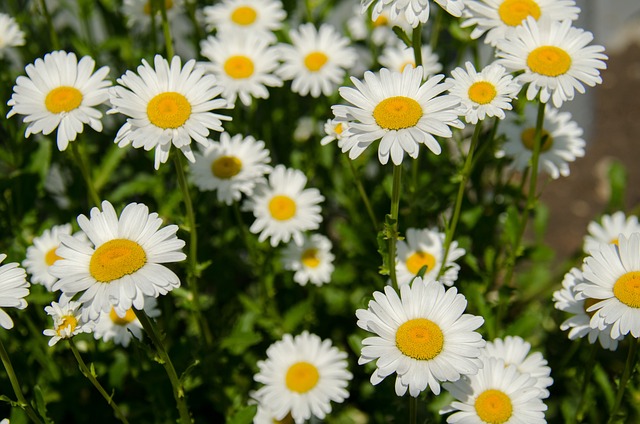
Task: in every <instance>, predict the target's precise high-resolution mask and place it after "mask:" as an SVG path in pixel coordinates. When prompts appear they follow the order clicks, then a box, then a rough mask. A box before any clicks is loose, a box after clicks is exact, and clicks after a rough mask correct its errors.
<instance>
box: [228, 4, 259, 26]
mask: <svg viewBox="0 0 640 424" xmlns="http://www.w3.org/2000/svg"><path fill="white" fill-rule="evenodd" d="M257 17H258V12H256V10H255V9H254V8H253V7H250V6H240V7H238V8H236V10H234V11H233V13H231V20H232V21H233V22H235V23H236V24H238V25H251V24H252V23H254V22H255V21H256V18H257Z"/></svg>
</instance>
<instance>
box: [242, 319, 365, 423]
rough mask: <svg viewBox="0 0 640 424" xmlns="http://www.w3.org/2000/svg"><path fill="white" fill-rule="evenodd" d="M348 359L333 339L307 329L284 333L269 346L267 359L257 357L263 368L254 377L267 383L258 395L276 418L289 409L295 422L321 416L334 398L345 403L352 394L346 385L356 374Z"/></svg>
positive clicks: (335, 400) (327, 410)
mask: <svg viewBox="0 0 640 424" xmlns="http://www.w3.org/2000/svg"><path fill="white" fill-rule="evenodd" d="M346 359H347V354H346V353H345V352H343V351H341V350H339V349H338V348H336V347H335V346H332V343H331V340H328V339H327V340H322V339H320V337H318V336H316V335H315V334H310V333H309V332H307V331H304V332H303V333H302V334H300V335H298V336H296V337H292V336H291V335H290V334H285V335H284V336H283V337H282V340H280V341H278V342H275V343H274V344H272V345H271V346H269V348H268V349H267V360H265V361H258V368H259V369H260V371H259V372H258V374H256V375H255V376H254V377H253V379H254V380H255V381H257V382H258V383H262V384H264V386H263V387H261V388H260V389H258V391H257V392H256V393H255V397H256V398H257V399H258V400H259V402H260V404H262V405H268V406H269V409H270V410H271V411H273V413H274V415H275V418H276V419H277V420H282V419H284V418H285V417H286V416H287V414H289V413H290V414H291V417H292V418H293V420H294V421H295V422H296V423H303V422H304V421H305V420H308V419H310V418H311V416H314V417H316V418H317V419H320V420H322V419H324V417H325V416H326V414H329V413H330V412H331V401H333V402H338V403H342V402H343V401H344V400H345V399H346V398H348V397H349V392H348V391H347V390H346V387H347V384H348V382H349V380H351V379H352V378H353V375H352V374H351V373H350V372H349V371H348V370H347V360H346Z"/></svg>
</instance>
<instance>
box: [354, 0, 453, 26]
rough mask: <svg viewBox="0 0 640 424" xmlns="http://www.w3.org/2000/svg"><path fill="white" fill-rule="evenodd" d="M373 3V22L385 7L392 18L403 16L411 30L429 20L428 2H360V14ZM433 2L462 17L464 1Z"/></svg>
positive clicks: (369, 0) (387, 0) (377, 0)
mask: <svg viewBox="0 0 640 424" xmlns="http://www.w3.org/2000/svg"><path fill="white" fill-rule="evenodd" d="M374 1H375V2H376V4H375V5H374V6H373V9H372V12H371V19H373V20H374V21H375V20H376V19H378V17H379V16H380V14H381V13H382V12H383V11H384V9H385V8H386V7H389V9H390V12H391V17H392V18H395V17H396V16H399V15H404V17H405V19H406V20H407V21H408V22H409V24H411V26H412V27H413V28H415V27H417V26H418V25H419V24H420V23H425V22H427V21H428V20H429V6H430V4H429V0H361V3H362V13H366V11H367V9H368V8H369V6H371V4H373V2H374ZM435 2H436V3H438V4H439V5H440V6H441V7H442V8H443V9H444V10H446V11H447V12H449V13H450V14H452V15H453V16H455V17H460V16H461V15H462V11H463V9H464V0H435Z"/></svg>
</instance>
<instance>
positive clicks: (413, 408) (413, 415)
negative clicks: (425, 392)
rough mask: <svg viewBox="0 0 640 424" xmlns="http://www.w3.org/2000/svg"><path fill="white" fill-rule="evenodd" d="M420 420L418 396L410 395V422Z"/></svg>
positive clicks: (411, 423) (415, 422) (413, 422)
mask: <svg viewBox="0 0 640 424" xmlns="http://www.w3.org/2000/svg"><path fill="white" fill-rule="evenodd" d="M417 422H418V398H417V397H413V396H409V424H417Z"/></svg>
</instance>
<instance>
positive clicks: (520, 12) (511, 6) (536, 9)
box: [498, 0, 540, 26]
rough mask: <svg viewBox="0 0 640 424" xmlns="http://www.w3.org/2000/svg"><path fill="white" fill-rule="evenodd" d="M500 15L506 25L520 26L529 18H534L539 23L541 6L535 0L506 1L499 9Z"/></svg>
mask: <svg viewBox="0 0 640 424" xmlns="http://www.w3.org/2000/svg"><path fill="white" fill-rule="evenodd" d="M498 15H500V19H502V22H504V23H505V24H507V25H509V26H518V25H520V24H521V23H522V21H524V20H525V19H527V17H528V16H533V18H534V19H535V20H536V21H537V20H538V18H539V17H540V6H538V3H536V2H535V1H533V0H504V1H503V2H502V4H501V5H500V7H499V8H498Z"/></svg>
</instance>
